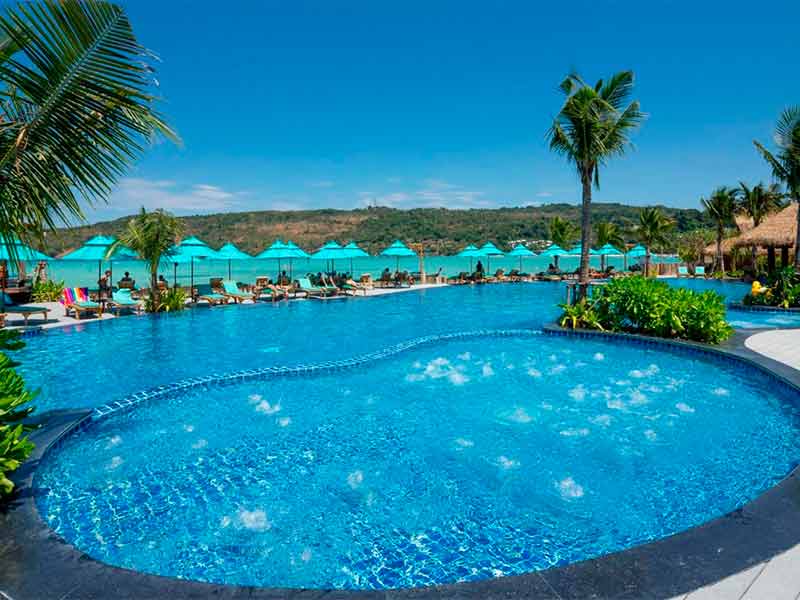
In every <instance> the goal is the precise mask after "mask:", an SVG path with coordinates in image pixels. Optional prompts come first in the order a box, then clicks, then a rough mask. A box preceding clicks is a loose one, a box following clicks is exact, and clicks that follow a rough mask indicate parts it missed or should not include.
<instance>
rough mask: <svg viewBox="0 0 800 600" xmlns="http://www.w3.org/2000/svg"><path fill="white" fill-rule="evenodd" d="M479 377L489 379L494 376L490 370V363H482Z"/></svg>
mask: <svg viewBox="0 0 800 600" xmlns="http://www.w3.org/2000/svg"><path fill="white" fill-rule="evenodd" d="M481 375H483V376H484V377H491V376H492V375H494V369H492V363H484V365H483V367H481Z"/></svg>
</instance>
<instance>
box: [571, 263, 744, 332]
mask: <svg viewBox="0 0 800 600" xmlns="http://www.w3.org/2000/svg"><path fill="white" fill-rule="evenodd" d="M562 308H563V309H564V313H563V314H562V315H561V317H560V318H559V323H560V324H561V325H562V327H573V328H574V327H583V328H587V329H604V330H608V331H624V332H629V333H639V334H643V335H652V336H657V337H664V338H679V339H687V340H693V341H697V342H707V343H711V344H718V343H719V342H721V341H723V340H725V339H727V338H728V337H729V336H730V335H731V333H732V332H733V330H732V329H731V326H730V325H729V324H728V322H727V321H726V320H725V302H724V300H723V298H722V296H720V295H719V294H717V293H716V292H712V291H706V292H695V291H692V290H687V289H682V288H673V287H670V286H669V285H667V284H666V283H664V282H663V281H658V280H654V279H649V278H646V277H643V276H640V275H636V276H632V277H624V278H620V279H613V280H611V281H610V282H609V283H608V285H605V286H603V287H602V288H599V289H598V290H597V292H596V295H595V297H594V298H593V299H592V301H591V304H588V303H586V302H585V301H584V303H583V305H581V303H580V302H579V303H578V304H576V305H574V306H571V307H567V306H562Z"/></svg>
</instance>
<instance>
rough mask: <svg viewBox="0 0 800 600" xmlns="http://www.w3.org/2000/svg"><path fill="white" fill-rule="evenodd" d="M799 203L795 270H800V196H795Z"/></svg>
mask: <svg viewBox="0 0 800 600" xmlns="http://www.w3.org/2000/svg"><path fill="white" fill-rule="evenodd" d="M794 201H795V203H796V204H797V225H796V229H795V234H794V270H795V271H797V272H800V197H795V198H794Z"/></svg>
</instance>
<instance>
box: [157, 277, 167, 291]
mask: <svg viewBox="0 0 800 600" xmlns="http://www.w3.org/2000/svg"><path fill="white" fill-rule="evenodd" d="M158 287H159V288H161V289H164V290H165V289H167V288H168V287H169V281H167V278H166V277H164V276H163V275H159V276H158Z"/></svg>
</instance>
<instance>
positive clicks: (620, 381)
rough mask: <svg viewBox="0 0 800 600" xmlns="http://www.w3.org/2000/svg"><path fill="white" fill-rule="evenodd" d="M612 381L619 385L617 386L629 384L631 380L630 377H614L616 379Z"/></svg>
mask: <svg viewBox="0 0 800 600" xmlns="http://www.w3.org/2000/svg"><path fill="white" fill-rule="evenodd" d="M613 383H614V385H619V386H623V385H630V384H631V380H630V379H616V380H613Z"/></svg>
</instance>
